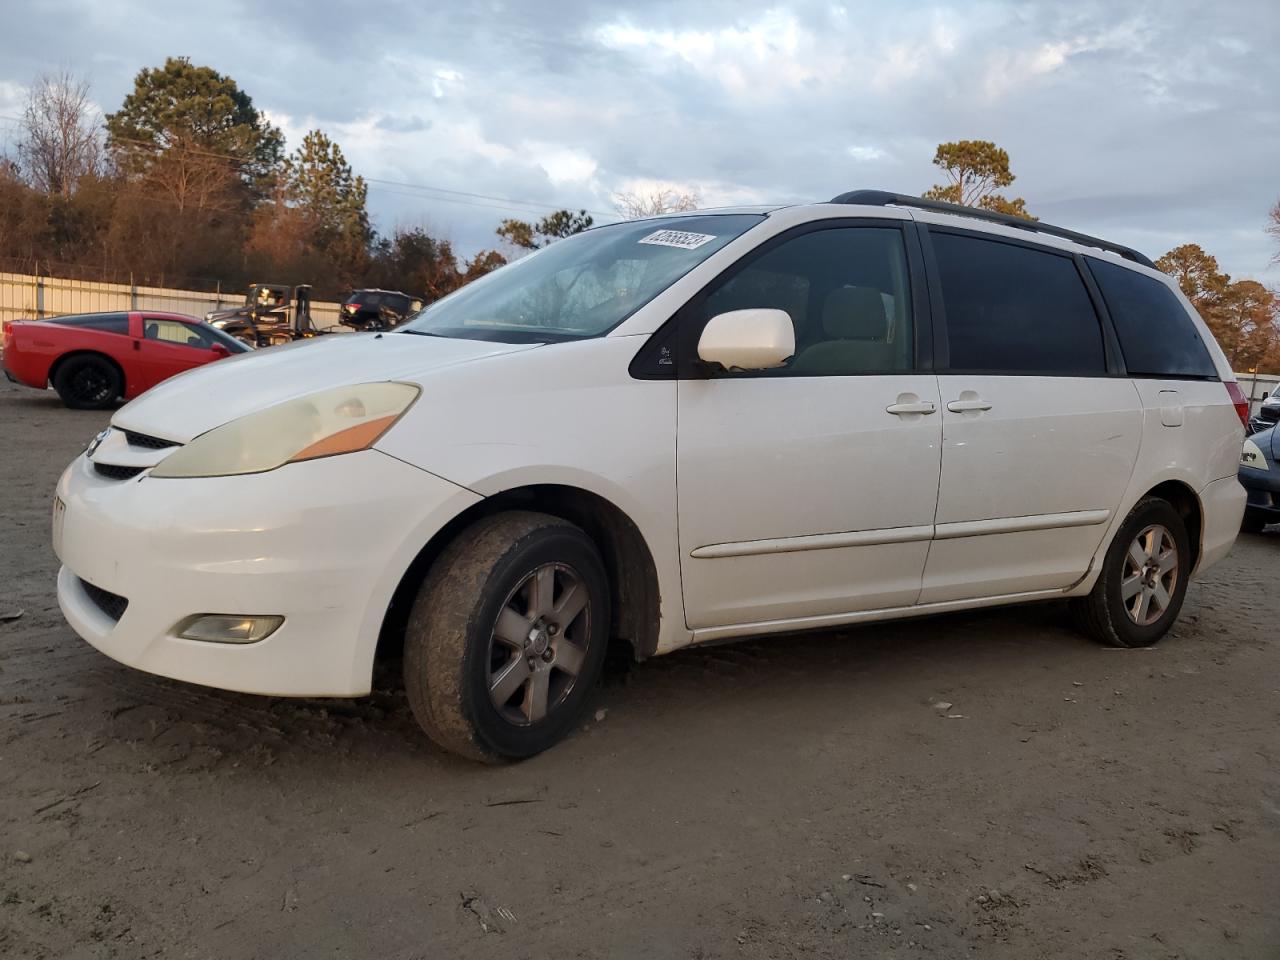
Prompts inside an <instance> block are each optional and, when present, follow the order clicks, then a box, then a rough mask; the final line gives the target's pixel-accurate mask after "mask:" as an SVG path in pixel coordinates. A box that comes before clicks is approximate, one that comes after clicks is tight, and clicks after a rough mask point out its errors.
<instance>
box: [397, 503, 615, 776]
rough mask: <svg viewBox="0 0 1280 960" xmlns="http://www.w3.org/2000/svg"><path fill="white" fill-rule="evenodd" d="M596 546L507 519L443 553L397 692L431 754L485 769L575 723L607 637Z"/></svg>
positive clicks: (553, 524)
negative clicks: (433, 749) (457, 757)
mask: <svg viewBox="0 0 1280 960" xmlns="http://www.w3.org/2000/svg"><path fill="white" fill-rule="evenodd" d="M609 623H610V619H609V583H608V577H607V575H606V573H605V568H604V563H603V562H602V561H601V559H600V553H599V551H598V550H597V549H596V545H595V543H594V542H592V540H591V538H590V537H588V536H587V535H586V534H585V533H583V531H582V530H580V529H579V528H578V527H575V526H574V525H573V524H570V523H567V522H565V521H564V520H561V519H559V518H557V517H552V516H548V515H546V514H540V513H529V512H524V511H512V512H509V513H501V514H496V515H494V516H491V517H486V518H484V519H482V520H480V521H478V522H477V523H476V524H475V525H474V526H472V527H470V528H468V529H466V530H464V531H463V532H462V533H461V534H459V535H458V537H457V539H456V540H455V541H454V542H453V543H451V544H450V545H449V546H448V547H446V548H445V550H444V552H443V553H441V554H440V556H439V558H437V560H436V561H435V563H434V564H432V566H431V570H430V572H429V573H428V574H427V578H426V580H425V581H424V582H423V584H422V586H421V588H420V589H419V591H418V596H417V599H416V600H415V602H414V605H413V610H412V611H411V612H410V614H409V623H408V626H407V628H406V630H405V641H404V683H405V690H406V692H407V693H408V697H409V705H410V707H412V709H413V713H414V716H415V717H416V718H417V721H418V723H419V725H420V726H421V727H422V729H423V730H424V731H425V732H426V734H427V736H429V737H430V738H431V739H432V740H434V741H435V742H436V743H437V744H439V745H440V746H442V747H444V748H445V749H446V750H450V751H452V752H454V753H458V754H461V755H462V756H464V757H469V758H471V759H473V760H480V761H483V762H486V763H496V762H500V761H503V760H520V759H524V758H526V757H531V756H533V755H534V754H537V753H541V752H542V751H543V750H546V749H547V748H548V747H550V746H552V745H553V744H555V743H556V742H557V741H559V740H560V739H561V738H562V737H564V735H565V734H566V733H568V731H569V730H570V729H571V728H572V727H573V725H574V724H575V723H577V722H578V720H579V719H580V717H581V715H582V712H583V710H584V709H585V708H586V703H587V698H588V697H589V696H590V694H591V688H592V687H593V686H594V685H595V682H596V680H597V678H598V677H599V675H600V667H601V665H602V664H603V662H604V654H605V646H606V644H607V641H608V637H609Z"/></svg>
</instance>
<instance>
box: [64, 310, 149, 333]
mask: <svg viewBox="0 0 1280 960" xmlns="http://www.w3.org/2000/svg"><path fill="white" fill-rule="evenodd" d="M49 323H56V324H59V325H61V326H65V327H79V328H80V329H81V330H101V331H102V332H103V333H122V334H124V335H125V336H128V335H129V315H128V314H127V313H86V314H82V315H80V316H73V317H55V318H54V319H52V320H50V321H49Z"/></svg>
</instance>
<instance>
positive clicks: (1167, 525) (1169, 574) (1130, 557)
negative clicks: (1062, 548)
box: [1072, 497, 1191, 647]
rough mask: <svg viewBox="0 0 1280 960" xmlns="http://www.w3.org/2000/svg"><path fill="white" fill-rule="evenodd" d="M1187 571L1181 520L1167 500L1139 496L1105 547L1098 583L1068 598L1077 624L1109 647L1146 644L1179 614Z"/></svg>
mask: <svg viewBox="0 0 1280 960" xmlns="http://www.w3.org/2000/svg"><path fill="white" fill-rule="evenodd" d="M1190 574H1191V549H1190V541H1189V540H1188V538H1187V528H1186V524H1185V523H1183V521H1182V517H1181V515H1179V513H1178V511H1176V510H1174V509H1173V507H1172V506H1171V505H1170V504H1169V503H1168V501H1165V500H1161V499H1159V498H1157V497H1146V498H1145V499H1143V500H1140V501H1139V502H1138V504H1137V506H1135V507H1134V508H1133V509H1132V510H1131V511H1130V512H1129V516H1128V517H1126V518H1125V521H1124V523H1123V524H1122V525H1121V527H1120V530H1119V532H1118V533H1117V534H1116V537H1115V539H1114V540H1113V541H1112V542H1111V546H1110V548H1108V550H1107V555H1106V558H1105V559H1104V560H1103V563H1102V572H1101V573H1100V574H1099V576H1098V582H1097V583H1096V584H1094V587H1093V590H1092V591H1090V593H1089V595H1088V596H1087V597H1080V598H1078V599H1076V600H1073V601H1072V612H1073V613H1074V614H1075V617H1076V622H1077V624H1078V625H1079V626H1080V628H1081V629H1082V630H1083V631H1084V632H1085V633H1087V634H1088V635H1089V636H1091V637H1093V638H1094V639H1096V640H1098V641H1100V642H1102V643H1105V644H1107V645H1109V646H1113V647H1147V646H1150V645H1151V644H1153V643H1155V642H1156V641H1157V640H1159V639H1160V638H1161V637H1162V636H1164V635H1165V633H1166V632H1167V631H1168V630H1169V628H1170V627H1171V626H1172V625H1173V622H1174V620H1176V619H1177V617H1178V611H1179V610H1181V609H1182V601H1183V598H1184V597H1185V596H1186V593H1187V578H1188V577H1189V576H1190Z"/></svg>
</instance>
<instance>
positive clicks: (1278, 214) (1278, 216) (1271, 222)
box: [1267, 200, 1280, 263]
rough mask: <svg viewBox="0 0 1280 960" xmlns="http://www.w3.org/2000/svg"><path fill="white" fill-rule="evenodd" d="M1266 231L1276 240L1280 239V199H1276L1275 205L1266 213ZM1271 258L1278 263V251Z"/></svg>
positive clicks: (1279, 255)
mask: <svg viewBox="0 0 1280 960" xmlns="http://www.w3.org/2000/svg"><path fill="white" fill-rule="evenodd" d="M1267 233H1269V234H1271V235H1272V236H1273V237H1275V238H1276V240H1277V241H1280V200H1277V201H1276V205H1275V206H1274V207H1272V208H1271V213H1270V214H1269V215H1268V223H1267ZM1271 259H1272V260H1274V261H1275V262H1276V263H1280V253H1277V254H1276V255H1275V256H1274V257H1272V258H1271Z"/></svg>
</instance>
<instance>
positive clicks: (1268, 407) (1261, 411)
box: [1249, 393, 1280, 433]
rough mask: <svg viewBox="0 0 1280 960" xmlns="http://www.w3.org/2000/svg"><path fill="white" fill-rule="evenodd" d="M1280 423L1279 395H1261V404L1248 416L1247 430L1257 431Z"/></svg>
mask: <svg viewBox="0 0 1280 960" xmlns="http://www.w3.org/2000/svg"><path fill="white" fill-rule="evenodd" d="M1277 423H1280V395H1274V394H1273V395H1272V396H1267V394H1265V393H1264V394H1263V395H1262V406H1261V407H1259V408H1258V412H1257V413H1256V414H1254V415H1253V416H1252V417H1250V418H1249V432H1250V433H1258V432H1259V431H1261V430H1268V429H1270V428H1271V427H1274V426H1275V425H1276V424H1277Z"/></svg>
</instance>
